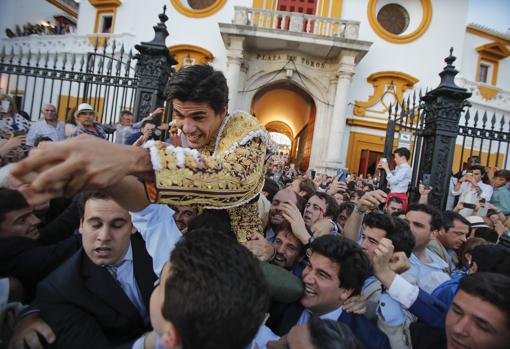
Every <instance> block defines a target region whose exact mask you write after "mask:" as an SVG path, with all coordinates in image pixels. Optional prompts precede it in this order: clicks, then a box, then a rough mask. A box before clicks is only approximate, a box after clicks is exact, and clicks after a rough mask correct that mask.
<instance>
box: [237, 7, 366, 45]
mask: <svg viewBox="0 0 510 349" xmlns="http://www.w3.org/2000/svg"><path fill="white" fill-rule="evenodd" d="M234 24H237V25H247V26H251V27H256V28H266V29H272V30H283V31H291V32H297V33H308V34H316V35H321V36H329V37H337V38H346V39H355V40H356V39H357V38H358V32H359V22H355V21H346V20H342V19H335V18H328V17H319V16H312V15H306V14H303V13H299V12H284V11H270V10H263V9H254V8H247V7H238V6H236V7H235V17H234Z"/></svg>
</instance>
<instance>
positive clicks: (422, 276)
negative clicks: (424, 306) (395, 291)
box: [403, 248, 450, 294]
mask: <svg viewBox="0 0 510 349" xmlns="http://www.w3.org/2000/svg"><path fill="white" fill-rule="evenodd" d="M425 253H426V254H427V256H428V257H429V258H430V259H431V260H432V262H430V263H423V262H422V261H420V260H419V259H418V258H417V257H416V256H415V254H414V253H413V254H411V257H410V258H409V264H411V268H409V270H407V271H406V272H405V273H403V275H408V276H409V275H410V276H411V277H413V278H414V279H415V280H416V281H417V284H418V287H419V288H421V289H422V290H424V291H425V292H427V293H429V294H430V293H432V291H433V290H434V289H435V288H436V287H437V286H439V285H440V284H442V283H443V282H445V281H447V280H450V275H449V274H448V271H449V270H450V266H449V265H448V263H446V262H445V261H444V260H443V259H441V257H439V256H438V255H437V254H435V253H434V252H432V251H431V250H429V249H428V248H427V249H425Z"/></svg>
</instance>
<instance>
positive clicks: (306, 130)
mask: <svg viewBox="0 0 510 349" xmlns="http://www.w3.org/2000/svg"><path fill="white" fill-rule="evenodd" d="M250 109H251V113H252V114H253V115H255V116H256V117H257V119H259V121H260V122H261V123H262V124H263V125H265V126H266V128H267V129H268V131H274V132H279V133H282V134H284V135H286V136H288V137H289V138H290V140H291V142H292V143H291V150H290V153H289V155H290V157H289V158H290V161H291V162H294V163H295V164H296V168H301V169H302V170H306V169H308V165H309V162H310V154H311V148H312V142H313V130H314V124H315V114H316V106H315V102H314V100H313V98H312V97H311V96H310V95H309V94H308V93H307V92H306V91H304V90H303V89H302V88H301V87H299V86H297V85H295V84H294V83H292V82H289V81H283V82H277V83H274V84H271V85H266V86H263V87H262V88H260V89H259V90H258V91H257V92H256V93H255V95H254V96H253V99H252V103H251V108H250Z"/></svg>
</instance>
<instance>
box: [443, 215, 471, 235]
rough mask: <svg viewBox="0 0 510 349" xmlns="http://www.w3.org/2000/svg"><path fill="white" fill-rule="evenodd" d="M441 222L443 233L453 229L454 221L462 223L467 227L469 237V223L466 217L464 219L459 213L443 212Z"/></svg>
mask: <svg viewBox="0 0 510 349" xmlns="http://www.w3.org/2000/svg"><path fill="white" fill-rule="evenodd" d="M441 220H442V227H443V229H444V231H445V232H446V231H448V229H450V228H453V222H454V221H461V222H462V223H464V224H465V225H467V226H468V235H469V232H470V231H471V223H469V221H468V220H467V219H466V217H464V216H463V215H461V214H460V213H457V212H453V211H445V212H443V214H442V215H441Z"/></svg>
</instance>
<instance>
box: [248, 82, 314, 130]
mask: <svg viewBox="0 0 510 349" xmlns="http://www.w3.org/2000/svg"><path fill="white" fill-rule="evenodd" d="M310 110H311V106H310V104H308V103H307V102H306V100H305V99H304V98H303V97H302V96H301V95H299V94H298V93H296V92H293V91H291V90H286V89H273V90H270V91H268V92H267V93H265V94H263V95H262V96H261V97H260V98H259V99H258V100H257V101H256V103H255V105H254V107H253V112H254V113H255V115H256V116H257V119H259V120H260V122H261V123H262V124H263V125H265V124H267V123H269V122H271V121H282V122H284V123H286V124H287V125H289V126H290V128H291V129H292V133H293V134H294V135H297V134H298V133H299V132H300V131H301V130H302V129H303V127H304V126H305V125H306V124H307V122H308V119H309V117H310Z"/></svg>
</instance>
